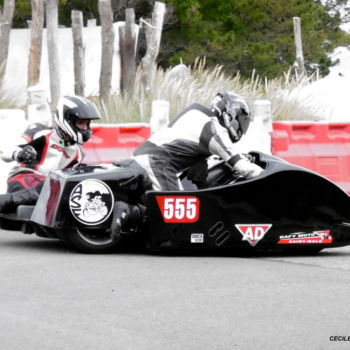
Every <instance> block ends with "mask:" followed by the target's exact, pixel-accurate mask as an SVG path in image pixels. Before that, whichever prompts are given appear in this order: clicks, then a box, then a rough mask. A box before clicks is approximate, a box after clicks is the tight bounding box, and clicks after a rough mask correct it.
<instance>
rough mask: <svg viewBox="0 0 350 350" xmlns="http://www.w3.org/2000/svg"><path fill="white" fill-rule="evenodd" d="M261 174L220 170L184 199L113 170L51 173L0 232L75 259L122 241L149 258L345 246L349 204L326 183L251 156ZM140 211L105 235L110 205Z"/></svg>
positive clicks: (123, 169)
mask: <svg viewBox="0 0 350 350" xmlns="http://www.w3.org/2000/svg"><path fill="white" fill-rule="evenodd" d="M251 156H252V158H253V159H254V161H255V162H256V163H257V164H259V165H260V166H262V167H263V168H264V171H263V173H262V174H261V175H259V176H258V177H256V178H253V179H249V180H247V179H243V178H240V177H237V176H236V175H235V174H234V173H232V171H231V169H229V168H228V167H227V165H226V164H225V163H223V162H219V163H218V164H216V165H215V166H212V167H211V168H210V169H209V171H208V176H207V177H206V179H205V180H203V181H201V182H197V183H193V182H192V181H190V180H189V179H188V178H187V177H186V174H183V175H182V181H183V185H184V191H181V192H180V191H178V192H156V191H152V190H150V191H146V192H145V193H143V192H142V190H141V187H142V186H141V185H140V184H141V182H142V174H141V173H140V171H138V170H136V169H134V168H132V167H128V166H120V165H118V164H117V165H113V164H105V165H103V164H99V165H83V166H79V167H76V168H72V169H66V170H63V171H56V172H53V173H51V174H50V175H49V176H48V177H47V179H46V181H45V184H44V187H43V189H42V191H41V194H40V197H39V199H38V201H37V203H36V205H35V206H27V205H21V206H19V207H18V208H17V210H16V212H15V213H11V214H0V227H1V228H3V229H6V230H21V231H22V232H23V233H27V234H29V233H35V234H36V235H38V236H40V237H46V238H56V239H57V238H58V239H60V240H62V241H63V242H65V243H67V244H69V245H70V246H72V247H74V248H76V249H77V250H78V251H80V252H85V253H107V252H113V251H116V250H117V249H118V247H119V246H120V242H121V241H122V240H123V239H125V237H126V236H128V237H129V238H130V237H132V240H133V239H135V241H136V240H138V242H140V241H141V242H142V245H144V246H145V248H149V249H151V250H152V251H166V250H170V249H194V250H197V251H198V250H203V251H204V250H205V249H208V250H222V251H224V250H226V251H232V252H233V251H279V252H284V251H288V252H290V251H293V250H294V251H303V252H310V253H311V252H317V251H320V250H321V249H324V248H331V247H340V246H345V245H348V244H350V197H349V196H348V194H347V193H345V192H344V191H343V190H342V189H340V188H339V187H338V186H337V185H336V184H334V183H332V182H331V181H330V180H328V179H326V178H325V177H323V176H321V175H319V174H317V173H314V172H312V171H309V170H307V169H304V168H301V167H298V166H296V165H293V164H290V163H287V162H285V161H284V160H282V159H279V158H276V157H274V156H270V155H266V154H263V153H259V152H252V153H251ZM117 200H123V201H127V202H129V203H133V204H138V203H141V202H142V204H143V205H144V206H145V208H146V213H145V215H144V217H143V220H140V222H137V223H134V224H129V225H128V226H127V227H125V228H124V227H123V231H122V233H121V234H120V235H118V237H114V236H113V234H112V233H111V229H110V227H111V223H112V218H113V207H114V204H115V201H117Z"/></svg>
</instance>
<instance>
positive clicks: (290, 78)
mask: <svg viewBox="0 0 350 350" xmlns="http://www.w3.org/2000/svg"><path fill="white" fill-rule="evenodd" d="M314 80H316V77H315V76H311V77H298V76H296V75H295V74H294V72H292V71H289V72H287V73H286V74H284V75H283V76H282V77H280V78H276V79H272V80H268V79H263V78H261V77H259V76H258V75H256V74H255V72H253V73H252V75H251V77H250V78H249V79H244V78H242V77H241V76H240V74H236V75H234V76H228V75H227V74H225V73H224V72H223V67H221V66H216V67H214V68H207V67H206V62H205V59H197V60H196V62H195V63H194V64H193V66H191V67H186V66H184V65H183V64H180V65H178V66H175V67H173V68H169V69H167V70H164V69H161V68H159V69H158V70H157V71H156V74H155V78H154V81H153V83H152V87H151V89H150V91H148V93H147V94H146V93H145V92H144V90H143V87H142V82H141V71H140V70H138V71H137V72H136V78H135V84H134V91H133V93H131V94H113V95H112V96H111V99H110V102H109V103H108V105H104V104H102V103H101V101H100V99H99V98H98V97H96V96H90V99H92V100H93V101H94V102H96V103H97V105H98V106H99V107H100V110H101V111H102V115H103V118H102V120H101V122H102V123H133V122H149V120H150V116H151V106H152V101H153V100H158V99H160V100H167V101H168V102H169V103H170V118H172V117H173V116H174V115H176V114H177V113H178V112H179V111H181V110H182V109H184V108H185V107H186V106H188V105H189V104H191V103H194V102H198V103H201V104H203V105H206V106H209V104H210V101H211V100H212V99H213V97H214V96H215V95H216V94H217V93H218V92H223V91H234V92H236V93H238V94H240V95H242V96H243V97H244V98H245V99H246V100H247V102H248V104H250V106H252V105H253V102H254V101H255V100H257V99H267V100H270V101H271V105H272V115H273V119H274V120H317V112H316V111H315V110H313V109H312V107H309V106H312V105H313V104H312V103H308V102H312V101H306V100H305V97H303V98H300V97H301V96H300V95H301V93H302V89H303V87H305V86H306V85H308V84H309V83H310V82H312V81H314ZM16 97H17V93H11V91H7V92H5V91H3V89H1V86H0V108H23V109H26V106H18V105H17V103H16Z"/></svg>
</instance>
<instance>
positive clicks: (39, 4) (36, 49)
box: [28, 0, 44, 87]
mask: <svg viewBox="0 0 350 350" xmlns="http://www.w3.org/2000/svg"><path fill="white" fill-rule="evenodd" d="M31 1H32V22H31V43H30V52H29V62H28V87H30V86H33V85H36V84H38V82H39V78H40V62H41V51H42V41H43V26H44V0H31Z"/></svg>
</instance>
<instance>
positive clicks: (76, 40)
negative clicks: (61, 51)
mask: <svg viewBox="0 0 350 350" xmlns="http://www.w3.org/2000/svg"><path fill="white" fill-rule="evenodd" d="M83 23H84V22H83V13H82V12H81V11H72V33H73V47H74V81H75V84H74V92H75V94H76V95H80V96H85V46H84V41H83V26H84V24H83Z"/></svg>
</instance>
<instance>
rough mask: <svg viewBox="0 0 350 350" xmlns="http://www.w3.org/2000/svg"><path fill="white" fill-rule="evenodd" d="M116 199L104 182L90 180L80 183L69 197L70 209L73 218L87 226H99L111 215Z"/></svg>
mask: <svg viewBox="0 0 350 350" xmlns="http://www.w3.org/2000/svg"><path fill="white" fill-rule="evenodd" d="M113 206H114V197H113V193H112V191H111V189H110V188H109V186H108V185H106V184H105V183H104V182H102V181H100V180H96V179H88V180H84V181H81V182H79V183H78V184H77V185H76V186H75V187H74V189H73V191H72V192H71V194H70V197H69V208H70V211H71V212H72V214H73V216H74V217H75V218H76V219H77V220H78V221H79V222H81V223H83V224H85V225H97V224H101V223H102V222H104V221H106V220H107V219H108V217H109V216H110V215H111V213H112V211H113Z"/></svg>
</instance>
